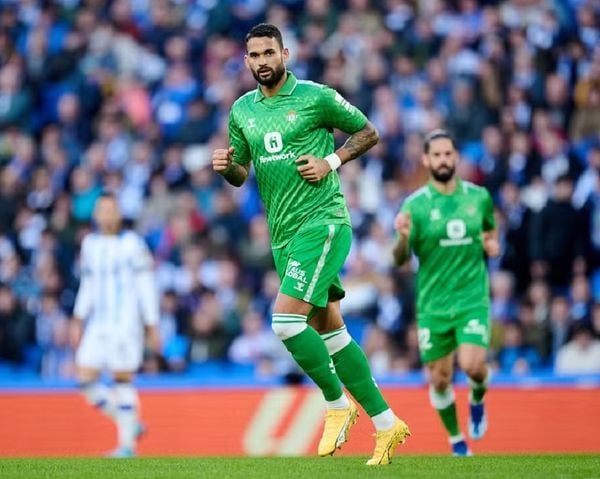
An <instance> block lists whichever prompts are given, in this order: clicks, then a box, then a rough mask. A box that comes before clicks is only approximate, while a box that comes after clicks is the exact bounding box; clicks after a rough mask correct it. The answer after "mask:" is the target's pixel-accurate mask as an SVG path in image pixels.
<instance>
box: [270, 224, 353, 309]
mask: <svg viewBox="0 0 600 479" xmlns="http://www.w3.org/2000/svg"><path fill="white" fill-rule="evenodd" d="M351 242H352V229H351V228H350V227H349V226H348V225H341V224H332V225H317V226H311V227H307V228H305V229H303V230H301V231H299V232H298V234H296V236H295V237H294V239H293V240H292V241H291V242H290V244H289V245H288V246H287V247H286V248H285V252H282V253H279V254H278V255H277V256H279V257H276V265H277V269H278V273H279V276H280V278H281V287H280V291H281V293H283V294H285V295H287V296H290V297H293V298H297V299H299V300H301V301H304V302H306V303H309V304H311V305H313V306H316V307H319V308H325V307H326V306H327V303H328V302H329V301H335V300H339V299H341V298H343V296H344V290H343V288H342V285H341V282H340V279H339V272H340V270H341V269H342V267H343V265H344V262H345V261H346V257H347V256H348V253H349V251H350V245H351ZM274 256H276V254H275V253H274ZM284 265H285V266H284Z"/></svg>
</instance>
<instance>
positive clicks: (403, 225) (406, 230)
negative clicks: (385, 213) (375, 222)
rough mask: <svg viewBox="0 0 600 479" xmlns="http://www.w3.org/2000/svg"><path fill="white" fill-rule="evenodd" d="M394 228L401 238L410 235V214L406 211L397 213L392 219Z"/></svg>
mask: <svg viewBox="0 0 600 479" xmlns="http://www.w3.org/2000/svg"><path fill="white" fill-rule="evenodd" d="M394 228H396V231H397V232H398V233H400V235H401V236H402V237H403V238H406V239H408V237H409V236H410V215H409V214H408V213H398V214H397V215H396V218H395V219H394Z"/></svg>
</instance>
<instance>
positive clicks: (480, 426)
mask: <svg viewBox="0 0 600 479" xmlns="http://www.w3.org/2000/svg"><path fill="white" fill-rule="evenodd" d="M469 409H470V414H469V436H471V438H472V439H481V438H482V437H483V436H484V434H485V432H486V431H487V416H486V414H485V407H484V405H483V403H480V404H469Z"/></svg>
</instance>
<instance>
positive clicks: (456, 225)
mask: <svg viewBox="0 0 600 479" xmlns="http://www.w3.org/2000/svg"><path fill="white" fill-rule="evenodd" d="M466 234H467V225H466V224H465V222H464V221H463V220H461V219H453V220H450V221H448V223H446V235H447V236H448V238H444V239H441V240H440V246H462V245H467V244H471V243H473V238H471V237H469V236H467V237H465V236H466Z"/></svg>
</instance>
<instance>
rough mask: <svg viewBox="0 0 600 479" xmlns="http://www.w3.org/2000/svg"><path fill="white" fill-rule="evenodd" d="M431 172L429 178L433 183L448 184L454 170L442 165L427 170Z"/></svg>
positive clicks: (451, 167) (452, 167)
mask: <svg viewBox="0 0 600 479" xmlns="http://www.w3.org/2000/svg"><path fill="white" fill-rule="evenodd" d="M429 171H430V172H431V176H433V179H434V180H435V181H439V182H440V183H448V182H449V181H450V180H451V179H452V177H453V176H454V171H455V168H454V166H450V165H442V166H439V167H438V168H436V169H434V168H431V169H430V170H429Z"/></svg>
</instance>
